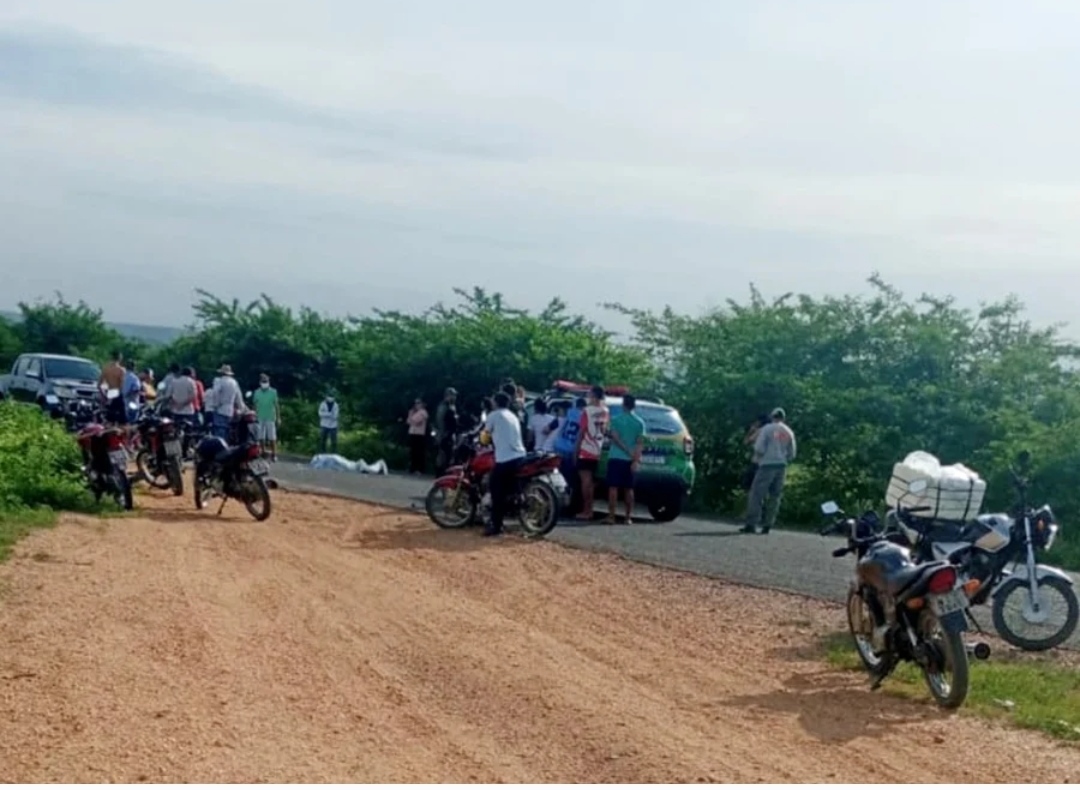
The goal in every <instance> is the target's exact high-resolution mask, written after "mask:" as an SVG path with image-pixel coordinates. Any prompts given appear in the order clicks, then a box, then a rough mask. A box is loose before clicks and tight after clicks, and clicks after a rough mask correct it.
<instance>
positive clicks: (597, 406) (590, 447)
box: [574, 386, 609, 521]
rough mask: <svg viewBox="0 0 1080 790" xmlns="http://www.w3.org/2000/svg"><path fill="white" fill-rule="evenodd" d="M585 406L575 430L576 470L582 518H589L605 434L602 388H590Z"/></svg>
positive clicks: (606, 412)
mask: <svg viewBox="0 0 1080 790" xmlns="http://www.w3.org/2000/svg"><path fill="white" fill-rule="evenodd" d="M588 404H589V405H588V406H586V407H585V410H584V411H583V412H582V413H581V417H580V419H579V422H580V424H581V430H580V431H579V432H578V438H577V452H575V453H574V456H575V457H576V458H577V466H578V474H579V475H580V477H581V504H582V510H581V515H580V516H578V518H580V519H581V520H582V521H592V517H593V503H594V500H595V499H596V485H595V479H594V478H595V475H596V469H597V467H599V466H600V454H601V453H602V452H603V450H604V436H605V435H606V434H607V429H608V421H609V415H608V408H607V406H606V405H604V388H603V387H599V386H597V387H593V388H592V389H591V390H589V400H588Z"/></svg>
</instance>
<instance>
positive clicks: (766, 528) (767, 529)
mask: <svg viewBox="0 0 1080 790" xmlns="http://www.w3.org/2000/svg"><path fill="white" fill-rule="evenodd" d="M770 529H772V527H762V528H761V534H762V535H768V534H769V530H770Z"/></svg>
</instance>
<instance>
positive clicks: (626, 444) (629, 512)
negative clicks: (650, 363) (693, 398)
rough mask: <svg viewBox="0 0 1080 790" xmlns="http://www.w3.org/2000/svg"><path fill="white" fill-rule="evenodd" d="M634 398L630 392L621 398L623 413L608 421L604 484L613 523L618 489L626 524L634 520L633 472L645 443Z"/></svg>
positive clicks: (643, 428) (609, 521)
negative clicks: (608, 442)
mask: <svg viewBox="0 0 1080 790" xmlns="http://www.w3.org/2000/svg"><path fill="white" fill-rule="evenodd" d="M635 408H637V399H636V398H635V397H634V396H633V395H626V396H625V397H623V402H622V412H620V413H619V414H617V415H616V416H615V418H614V419H612V421H611V429H610V430H609V436H610V438H611V447H610V448H609V449H608V462H607V487H608V517H607V521H608V523H609V524H614V523H615V511H616V510H618V507H619V489H622V491H623V501H624V502H625V503H626V523H627V524H632V523H633V515H634V475H635V474H636V473H637V470H638V467H639V466H641V450H642V448H643V447H644V445H645V421H644V420H643V419H641V418H640V417H638V416H637V414H635V413H634V409H635Z"/></svg>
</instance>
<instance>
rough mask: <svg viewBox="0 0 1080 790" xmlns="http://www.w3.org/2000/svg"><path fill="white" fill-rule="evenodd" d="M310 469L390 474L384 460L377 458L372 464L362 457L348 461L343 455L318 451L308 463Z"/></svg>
mask: <svg viewBox="0 0 1080 790" xmlns="http://www.w3.org/2000/svg"><path fill="white" fill-rule="evenodd" d="M308 466H310V467H311V468H312V469H333V470H334V471H337V472H359V473H360V474H364V475H386V474H390V469H389V468H388V467H387V466H386V461H384V460H383V459H381V458H380V459H379V460H378V461H376V462H375V463H373V464H369V463H367V462H366V461H364V460H363V459H360V460H359V461H350V460H349V459H348V458H346V457H345V456H343V455H334V454H331V453H325V454H324V453H320V454H319V455H316V456H315V457H314V458H312V459H311V463H310V464H308Z"/></svg>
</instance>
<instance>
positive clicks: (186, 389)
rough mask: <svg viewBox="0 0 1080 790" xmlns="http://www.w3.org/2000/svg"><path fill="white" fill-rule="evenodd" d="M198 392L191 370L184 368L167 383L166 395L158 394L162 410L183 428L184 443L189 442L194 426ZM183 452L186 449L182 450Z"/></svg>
mask: <svg viewBox="0 0 1080 790" xmlns="http://www.w3.org/2000/svg"><path fill="white" fill-rule="evenodd" d="M198 394H199V391H198V389H197V388H196V386H195V379H194V378H193V372H192V370H191V368H184V369H183V371H180V372H179V374H178V375H176V376H174V377H173V380H172V381H170V382H169V388H168V390H166V394H164V395H161V394H159V396H158V397H161V398H163V399H164V400H163V403H164V404H165V406H164V408H165V409H167V410H168V412H169V414H171V415H172V418H173V419H174V420H176V422H177V423H179V424H180V425H182V426H183V427H184V441H185V442H190V438H189V436H190V434H189V432H190V431H191V429H192V428H194V426H195V406H196V401H197V399H198ZM184 450H185V452H186V451H187V448H186V447H185V448H184Z"/></svg>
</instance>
